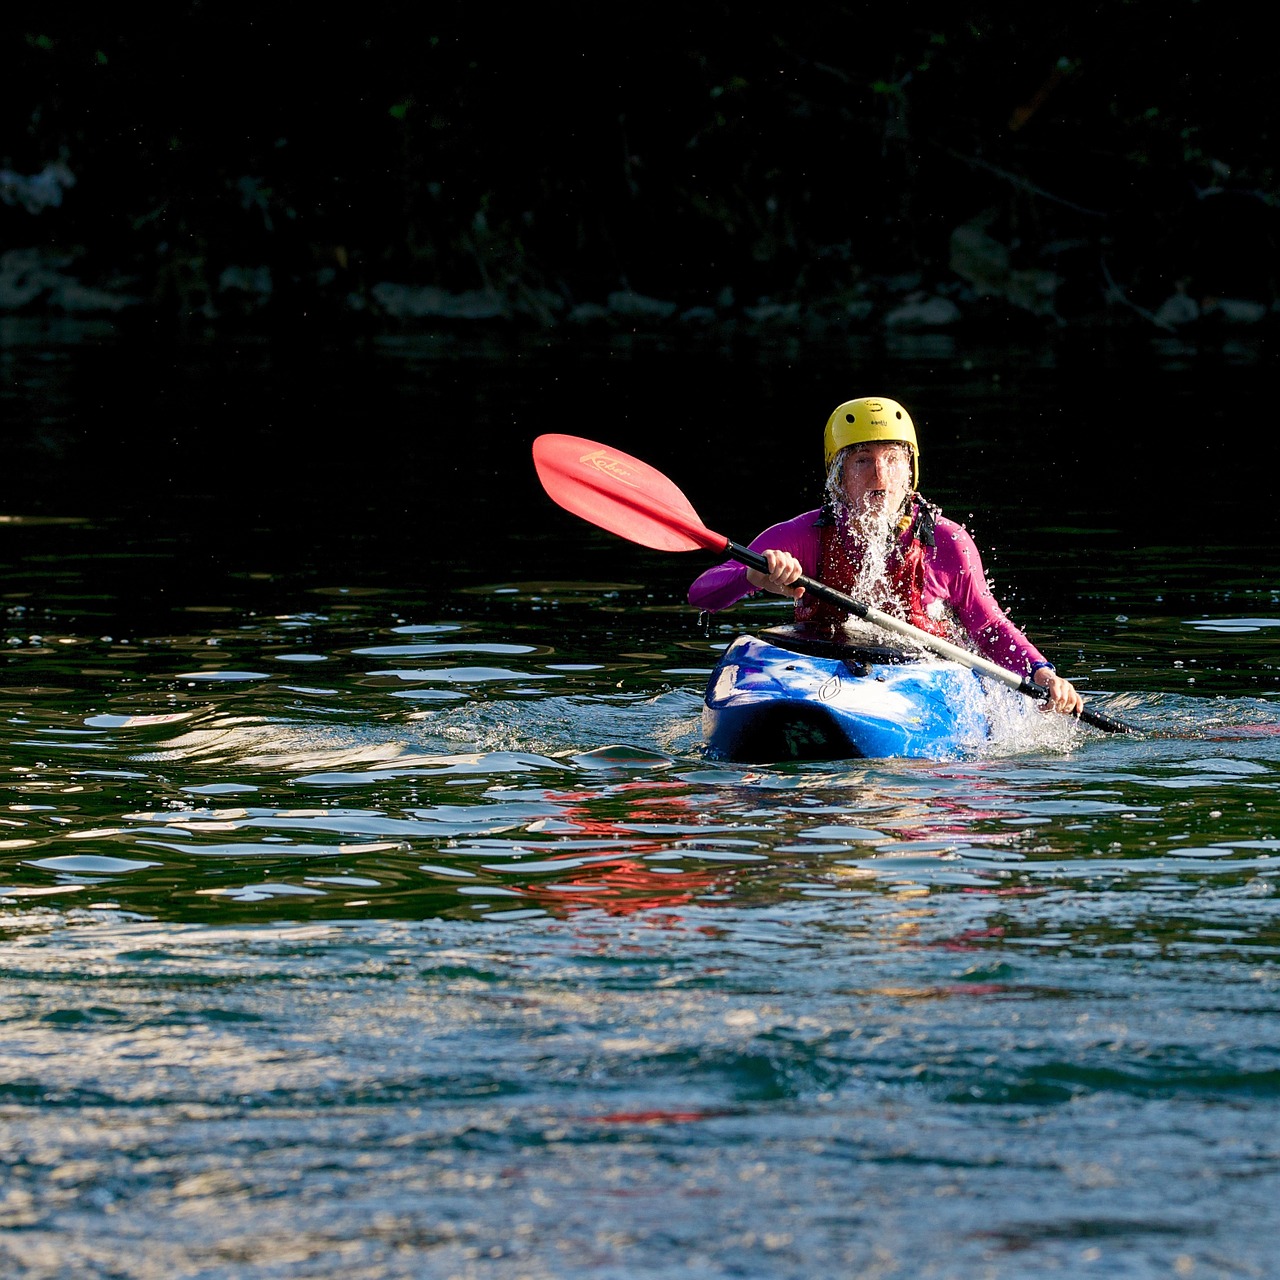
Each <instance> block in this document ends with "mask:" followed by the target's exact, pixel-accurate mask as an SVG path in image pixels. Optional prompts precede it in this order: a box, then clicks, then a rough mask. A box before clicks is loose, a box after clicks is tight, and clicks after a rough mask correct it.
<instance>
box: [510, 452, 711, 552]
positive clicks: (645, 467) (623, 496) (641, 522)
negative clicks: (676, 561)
mask: <svg viewBox="0 0 1280 1280" xmlns="http://www.w3.org/2000/svg"><path fill="white" fill-rule="evenodd" d="M533 465H534V467H535V468H536V469H537V472H538V479H539V480H540V481H541V482H542V487H543V488H544V489H545V490H546V491H547V493H548V495H549V496H550V497H551V498H552V499H553V500H554V501H555V502H557V503H559V504H560V506H562V507H563V508H564V509H565V510H566V511H571V512H573V514H574V515H575V516H581V517H582V519H583V520H588V521H590V522H591V523H592V524H594V525H597V526H598V527H599V528H601V529H607V530H608V531H609V532H610V533H616V534H617V535H618V537H620V538H626V539H627V540H628V541H630V542H638V543H639V544H640V545H641V546H642V547H652V548H653V549H654V550H655V551H723V550H724V549H725V547H726V546H728V539H727V538H725V537H723V536H722V535H721V534H718V533H712V532H711V530H710V529H708V528H706V526H705V525H703V523H702V521H701V520H700V519H698V513H697V512H696V511H694V509H693V507H692V506H690V505H689V499H688V498H686V497H685V496H684V494H683V493H681V492H680V490H679V489H677V488H676V486H675V485H674V484H673V483H672V482H671V481H670V480H668V479H667V477H666V476H664V475H663V474H662V472H661V471H655V470H654V468H653V467H651V466H649V464H648V463H646V462H641V461H640V460H639V458H633V457H631V455H630V454H626V453H622V452H620V451H619V450H617V449H611V448H609V447H608V446H607V445H603V444H597V443H596V442H595V441H594V440H584V439H582V438H581V437H580V436H562V435H546V436H539V437H538V438H537V439H536V440H535V441H534V442H533Z"/></svg>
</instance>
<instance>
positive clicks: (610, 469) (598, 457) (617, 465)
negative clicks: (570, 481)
mask: <svg viewBox="0 0 1280 1280" xmlns="http://www.w3.org/2000/svg"><path fill="white" fill-rule="evenodd" d="M578 461H579V462H580V463H582V465H583V466H586V467H594V468H595V469H596V470H597V471H603V472H604V474H605V475H607V476H609V477H611V478H612V479H614V480H617V481H618V482H619V483H620V484H625V485H626V486H627V487H628V488H630V489H638V488H639V487H640V486H639V485H638V484H636V483H635V481H634V480H632V479H631V477H632V476H633V475H634V474H635V472H634V471H632V470H631V468H630V467H628V466H627V464H626V463H625V462H623V461H622V459H621V458H616V457H614V455H613V454H611V453H607V452H605V450H603V449H597V450H596V451H595V452H594V453H584V454H583V455H582V457H580V458H579V459H578Z"/></svg>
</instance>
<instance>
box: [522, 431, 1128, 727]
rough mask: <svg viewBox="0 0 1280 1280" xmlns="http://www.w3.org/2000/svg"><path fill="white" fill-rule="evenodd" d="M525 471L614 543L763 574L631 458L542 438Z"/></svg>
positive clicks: (961, 657) (853, 607) (807, 582)
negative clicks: (712, 557) (711, 555)
mask: <svg viewBox="0 0 1280 1280" xmlns="http://www.w3.org/2000/svg"><path fill="white" fill-rule="evenodd" d="M533 465H534V467H535V468H536V469H537V472H538V479H539V480H540V481H541V482H542V487H543V488H544V489H545V490H546V491H547V494H548V496H549V497H550V498H551V499H552V501H554V502H556V503H558V504H559V505H560V506H562V507H563V508H564V509H565V510H566V511H570V512H572V513H573V514H574V515H575V516H580V517H581V518H582V519H583V520H586V521H589V522H590V523H591V524H594V525H597V526H598V527H599V528H601V529H606V530H608V532H610V533H615V534H617V535H618V537H620V538H626V539H627V540H628V541H629V542H638V543H639V544H640V545H641V546H642V547H652V548H653V549H654V550H655V551H698V550H702V551H714V552H717V553H719V554H721V555H726V554H727V555H728V556H730V557H731V558H732V559H734V560H737V561H738V563H739V564H745V565H746V566H747V567H748V568H751V569H758V570H759V571H760V572H761V573H765V574H767V573H768V572H769V566H768V562H767V561H766V560H765V558H764V556H762V555H761V554H760V553H759V552H758V551H752V550H751V548H750V547H744V546H741V545H739V544H738V543H736V542H733V541H731V540H730V539H729V538H726V537H725V536H724V534H722V533H714V532H712V530H710V529H708V528H707V527H706V525H704V524H703V523H702V521H701V520H700V519H699V517H698V513H697V512H696V511H695V510H694V509H693V507H692V506H691V505H690V503H689V499H688V498H686V497H685V496H684V494H683V493H681V492H680V490H679V489H677V488H676V486H675V485H674V484H673V483H672V482H671V481H670V480H669V479H668V478H667V477H666V476H664V475H663V474H662V472H660V471H656V470H654V468H653V467H651V466H649V465H648V463H645V462H641V461H640V460H639V459H638V458H633V457H631V456H630V455H629V454H626V453H622V452H620V451H619V450H617V449H611V448H609V447H608V446H607V445H603V444H597V443H595V441H593V440H584V439H582V438H581V437H580V436H564V435H544V436H539V437H538V438H537V439H536V440H535V441H534V442H533ZM795 585H796V586H799V587H803V588H804V589H805V590H806V591H807V592H810V593H811V594H812V595H814V596H815V597H816V598H817V599H819V600H823V601H826V603H828V604H831V605H835V606H836V607H837V608H839V609H843V610H845V612H847V613H851V614H853V615H854V617H856V618H861V619H862V620H863V621H864V622H870V623H872V624H873V625H875V626H877V627H882V628H884V630H886V631H892V632H895V633H896V634H897V635H900V636H904V637H905V638H906V639H908V640H910V641H912V642H913V643H914V644H917V645H919V646H920V647H921V648H924V649H928V650H930V651H931V652H933V653H936V654H938V655H940V656H941V657H944V658H950V659H951V661H953V662H959V663H960V664H961V665H963V666H966V667H969V668H970V669H972V670H974V671H980V672H982V674H983V675H985V676H989V677H990V678H991V679H993V680H998V681H999V682H1000V683H1001V684H1004V685H1007V686H1008V687H1009V688H1011V689H1016V690H1017V691H1018V692H1019V693H1022V694H1025V695H1026V696H1027V697H1028V698H1036V699H1039V700H1040V701H1046V700H1047V699H1048V696H1049V695H1048V694H1047V693H1046V692H1045V690H1044V689H1042V688H1041V687H1040V686H1039V685H1038V684H1034V683H1033V682H1032V681H1031V680H1029V679H1027V678H1026V677H1025V676H1019V675H1017V674H1015V673H1014V672H1012V671H1007V670H1006V669H1005V668H1004V667H1001V666H999V665H998V664H996V663H994V662H991V661H989V660H988V659H986V658H983V657H981V656H979V655H978V654H976V653H970V652H969V650H968V649H963V648H961V647H960V646H959V645H956V644H952V643H951V642H950V641H948V640H943V639H941V638H940V637H939V636H934V635H930V634H929V632H927V631H922V630H920V628H919V627H913V626H912V625H911V624H910V623H909V622H904V621H902V619H900V618H895V617H894V616H893V615H892V614H888V613H884V612H882V611H881V610H879V609H876V608H873V607H872V606H871V605H868V604H863V603H862V601H860V600H855V599H854V598H853V597H852V596H849V595H846V594H845V593H844V592H843V591H837V590H836V589H835V588H834V587H829V586H827V585H826V583H824V582H818V581H817V580H816V579H814V578H809V577H801V578H798V579H796V584H795ZM1079 718H1080V719H1081V720H1083V721H1084V722H1085V723H1086V724H1090V725H1093V727H1094V728H1096V729H1102V730H1105V731H1106V732H1107V733H1132V732H1133V729H1132V728H1131V727H1130V726H1129V725H1127V724H1122V723H1121V722H1120V721H1119V720H1113V719H1112V718H1111V717H1110V716H1106V715H1103V714H1102V713H1101V712H1100V711H1090V710H1089V708H1088V707H1086V708H1085V709H1084V710H1083V711H1082V712H1080V716H1079Z"/></svg>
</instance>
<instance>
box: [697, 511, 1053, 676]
mask: <svg viewBox="0 0 1280 1280" xmlns="http://www.w3.org/2000/svg"><path fill="white" fill-rule="evenodd" d="M821 516H822V512H821V511H820V510H819V511H806V512H805V513H804V515H801V516H796V517H795V518H794V519H793V520H786V521H784V522H783V523H782V524H775V525H773V526H772V527H771V528H769V529H766V530H765V531H764V532H763V533H762V534H761V535H760V536H759V537H758V538H756V539H755V541H754V542H752V543H751V549H752V550H753V551H768V550H770V549H772V550H775V551H789V552H790V553H791V554H792V555H793V556H795V558H796V559H797V560H799V561H800V564H801V566H802V567H803V569H804V571H805V573H806V574H807V575H808V576H809V577H811V578H816V577H818V576H819V565H820V560H821V545H822V527H821V523H820V518H821ZM903 537H904V539H905V538H908V537H910V534H909V533H906V534H904V535H903ZM934 540H935V545H934V546H932V547H926V548H925V552H924V584H923V587H922V590H921V602H922V603H923V605H924V607H925V609H926V611H927V612H929V614H930V615H931V616H933V615H935V614H936V615H937V616H940V617H941V616H943V611H944V610H949V611H950V613H951V615H952V616H953V617H954V619H955V620H956V622H957V623H959V625H960V626H961V627H962V628H963V630H964V631H965V632H967V633H968V635H969V637H970V638H971V639H972V641H973V643H974V645H975V647H976V648H977V650H978V652H979V653H981V654H982V655H983V656H984V657H986V658H989V659H990V660H991V661H992V662H995V663H998V664H999V665H1000V666H1002V667H1004V668H1005V669H1006V670H1008V671H1013V672H1015V673H1017V674H1018V675H1023V676H1028V675H1030V674H1031V673H1032V672H1033V670H1034V669H1035V668H1036V667H1039V666H1045V665H1048V664H1047V663H1046V661H1045V658H1044V656H1043V655H1042V654H1041V653H1040V651H1039V650H1038V649H1037V648H1036V647H1035V645H1033V644H1032V643H1031V641H1030V640H1028V639H1027V637H1026V636H1025V635H1023V634H1022V632H1021V631H1019V630H1018V628H1017V627H1015V626H1014V625H1013V623H1012V622H1010V621H1009V619H1008V618H1007V617H1006V616H1005V613H1004V610H1003V609H1001V608H1000V606H999V605H998V604H997V603H996V599H995V596H993V595H992V594H991V588H990V587H988V586H987V579H986V575H985V574H984V573H983V571H982V558H981V556H979V554H978V548H977V547H976V546H975V545H974V542H973V539H972V538H971V537H970V536H969V535H968V533H967V532H966V531H965V530H964V529H963V528H962V527H961V526H960V525H958V524H956V523H955V521H953V520H948V519H946V518H945V517H943V516H939V517H938V519H937V523H936V527H935V531H934ZM753 590H754V588H753V587H752V586H751V584H750V583H749V582H748V581H747V570H746V566H744V565H740V564H738V563H737V562H736V561H732V560H730V561H726V562H725V563H724V564H719V565H716V566H715V568H713V569H708V570H707V571H706V573H704V574H702V575H701V577H699V578H698V579H697V580H696V581H695V582H694V583H693V585H692V586H691V587H690V588H689V603H690V604H691V605H693V606H694V608H696V609H705V610H707V611H709V612H714V611H716V610H720V609H727V608H728V607H729V606H730V605H731V604H734V603H735V602H736V601H738V600H741V599H742V598H743V596H747V595H750V594H751V593H752V592H753Z"/></svg>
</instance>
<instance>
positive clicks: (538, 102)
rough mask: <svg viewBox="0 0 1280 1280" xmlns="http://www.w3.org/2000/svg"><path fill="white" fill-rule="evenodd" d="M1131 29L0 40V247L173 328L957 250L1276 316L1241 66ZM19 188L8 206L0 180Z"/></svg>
mask: <svg viewBox="0 0 1280 1280" xmlns="http://www.w3.org/2000/svg"><path fill="white" fill-rule="evenodd" d="M1260 21H1261V20H1260V19H1254V18H1243V17H1241V16H1240V14H1237V15H1236V18H1235V20H1234V21H1233V22H1231V23H1228V22H1225V21H1224V20H1223V16H1222V13H1221V10H1220V7H1216V6H1213V5H1211V4H1208V3H1200V2H1198V0H1175V3H1174V4H1172V5H1163V6H1157V5H1154V4H1151V3H1146V2H1144V0H1112V2H1111V3H1106V4H1093V5H1090V6H1087V7H1070V8H1063V7H1061V6H1046V7H1040V8H1039V9H1037V8H1035V7H1033V6H1019V7H1013V6H1006V5H999V4H989V5H986V6H980V7H969V8H965V9H961V8H959V7H956V6H949V5H927V4H913V3H906V4H898V5H875V6H872V5H866V4H852V3H836V2H834V0H817V2H815V3H812V4H805V5H794V6H790V7H789V8H783V7H779V6H777V5H768V4H763V3H759V0H747V2H744V3H728V0H718V2H710V3H705V4H685V5H683V6H673V5H672V6H664V5H657V6H647V7H640V8H632V9H625V10H621V11H618V10H606V9H602V8H601V7H599V6H596V5H586V4H581V3H563V4H556V3H549V4H544V5H524V6H505V5H500V6H497V7H487V8H486V7H484V6H477V5H472V4H462V3H457V2H454V0H451V2H449V3H437V4H426V5H414V6H410V5H407V4H372V5H365V6H358V7H352V8H349V9H346V10H342V11H336V12H334V13H332V14H330V16H324V15H322V14H321V13H320V12H318V11H314V10H312V11H303V10H299V9H298V8H297V7H296V6H287V7H286V6H280V5H275V6H272V5H267V6H260V7H256V8H250V7H247V6H239V5H226V4H213V3H207V2H205V0H184V2H182V3H175V4H172V5H170V6H165V7H162V8H161V9H159V10H147V11H145V12H144V11H142V10H137V11H127V12H125V13H123V14H122V13H121V12H120V11H113V10H110V9H106V10H104V9H102V8H96V9H93V10H90V11H87V12H85V13H81V14H80V15H78V16H75V17H72V16H68V12H67V11H66V10H57V11H49V10H47V9H46V8H44V7H39V6H35V5H31V4H21V5H17V6H13V7H11V8H10V9H9V11H8V12H7V14H6V16H5V17H4V18H3V19H0V58H2V59H3V62H2V63H0V65H3V67H4V75H3V76H2V77H0V108H2V110H0V169H2V170H4V171H6V172H8V173H10V174H12V175H20V176H21V175H34V174H38V173H40V172H41V171H42V170H44V169H45V168H46V167H47V166H49V165H51V164H54V163H58V162H60V163H62V164H64V165H65V166H66V168H67V170H68V171H69V172H70V173H71V174H73V175H74V179H75V186H74V188H69V189H68V190H67V191H66V193H65V198H64V199H63V200H62V203H61V204H60V205H59V206H57V207H56V208H48V209H45V210H43V211H41V212H40V213H38V214H33V213H32V212H30V211H29V210H28V209H27V208H24V207H23V206H22V204H21V202H20V201H18V200H17V199H14V200H12V201H9V200H6V202H5V203H2V204H0V249H9V248H14V247H22V246H28V245H40V246H43V247H45V248H50V249H58V250H61V251H64V252H65V253H67V254H68V255H69V256H70V257H71V258H73V259H74V260H76V261H77V263H78V264H79V265H80V269H81V270H83V271H84V272H87V273H89V274H91V275H93V276H95V277H96V278H98V279H99V280H107V279H110V278H111V277H112V276H113V274H114V275H122V276H124V277H127V278H128V279H129V280H130V281H131V282H132V283H133V284H134V285H135V286H136V287H137V290H138V291H140V292H141V293H143V294H144V295H146V296H150V297H151V298H153V299H154V300H156V301H158V302H160V303H162V304H164V305H173V306H177V307H179V308H184V307H185V308H190V307H195V306H198V305H199V304H200V301H201V298H202V297H204V296H207V295H208V294H209V292H210V291H211V290H212V289H213V288H214V287H215V284H216V282H217V281H218V280H219V279H222V278H224V273H225V272H226V271H227V270H228V269H234V268H244V267H250V268H259V267H262V268H266V269H268V270H269V272H270V276H271V279H272V280H273V281H274V289H275V296H276V300H277V301H278V302H283V303H286V304H287V303H288V301H289V299H290V297H291V296H293V297H295V298H296V299H298V300H299V302H300V304H301V300H303V299H305V298H307V297H309V296H311V295H312V294H313V293H314V292H315V291H316V289H318V288H319V289H321V290H322V291H323V290H325V289H327V290H328V291H329V292H330V293H331V295H332V296H333V297H335V298H337V297H347V296H349V295H350V294H351V293H352V292H355V293H360V292H362V291H367V290H368V289H369V288H370V287H371V286H372V285H374V284H375V283H376V282H378V281H384V280H398V281H404V282H407V283H412V284H419V285H437V286H439V287H441V288H443V289H447V290H453V291H460V290H477V289H487V290H491V291H494V292H496V293H497V294H498V295H501V296H506V297H511V296H515V295H517V294H522V293H523V294H525V295H529V296H536V297H540V298H544V299H548V298H549V299H552V300H553V301H554V302H555V303H557V304H573V303H576V302H583V301H591V300H598V299H600V298H602V297H604V296H605V295H607V294H608V293H609V292H611V291H614V290H618V289H631V290H635V291H636V292H639V293H642V294H647V295H651V296H654V297H659V298H669V299H672V300H674V301H675V302H677V303H679V304H680V305H682V306H694V305H700V304H701V305H714V304H715V303H716V302H717V300H719V301H721V302H723V301H724V299H725V297H726V296H727V295H726V292H725V291H726V290H729V291H732V293H733V295H734V296H736V297H737V298H738V299H739V300H742V301H748V302H754V301H755V300H757V299H759V298H761V297H768V298H772V299H775V300H780V301H797V302H800V303H802V304H805V305H809V306H815V305H820V304H825V303H829V304H831V305H835V306H839V305H842V304H843V303H844V302H846V301H847V300H848V299H851V298H853V297H856V296H857V294H858V291H859V290H860V289H862V290H865V289H866V288H868V287H869V285H870V284H871V283H873V282H875V281H884V280H887V279H893V278H895V277H897V278H905V279H911V280H914V279H918V280H919V281H920V282H921V283H922V284H923V285H924V286H925V287H936V286H939V285H941V284H944V283H945V282H946V281H947V280H948V279H949V278H953V277H951V275H950V255H951V251H952V250H951V245H952V236H953V233H954V232H955V230H956V229H957V228H958V227H963V226H970V227H978V228H981V230H982V231H983V232H984V233H985V234H986V235H988V236H990V237H991V239H992V240H993V241H994V242H995V243H997V244H999V245H1000V246H1003V247H1004V248H1007V250H1008V251H1009V255H1010V263H1011V264H1012V266H1014V267H1034V268H1038V269H1041V270H1044V271H1050V272H1054V273H1056V274H1057V275H1058V276H1060V277H1061V279H1062V280H1063V281H1064V285H1063V287H1062V289H1061V290H1060V292H1059V295H1058V298H1057V300H1056V305H1057V307H1058V309H1059V311H1060V312H1063V313H1065V314H1071V313H1082V314H1083V313H1088V312H1090V311H1093V310H1095V309H1097V308H1098V307H1099V306H1101V305H1102V304H1103V303H1104V301H1105V300H1106V298H1107V297H1108V295H1109V294H1111V295H1115V294H1117V293H1122V294H1123V296H1124V297H1126V298H1127V299H1129V300H1130V301H1131V302H1133V303H1134V304H1137V305H1142V306H1148V307H1151V306H1155V305H1157V304H1158V303H1159V302H1160V301H1161V299H1163V298H1165V297H1167V296H1168V295H1169V294H1170V293H1171V292H1173V291H1175V290H1176V289H1182V290H1185V291H1188V292H1189V293H1190V294H1192V295H1193V296H1195V297H1197V298H1201V299H1203V298H1210V297H1213V296H1228V297H1247V298H1254V299H1258V300H1261V301H1266V302H1270V301H1271V300H1272V299H1274V298H1275V297H1276V292H1277V290H1276V284H1277V281H1276V278H1275V273H1276V265H1275V238H1276V194H1277V187H1276V172H1275V159H1274V157H1275V127H1276V103H1275V95H1274V93H1273V92H1272V91H1271V89H1270V87H1269V85H1270V79H1269V74H1268V72H1269V70H1270V68H1269V65H1268V64H1269V61H1270V52H1269V49H1270V46H1269V44H1268V42H1267V41H1266V40H1265V39H1264V38H1263V37H1262V34H1261V31H1260V30H1259V29H1257V28H1253V29H1251V26H1252V24H1254V23H1256V22H1260ZM13 189H14V190H16V188H13Z"/></svg>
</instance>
